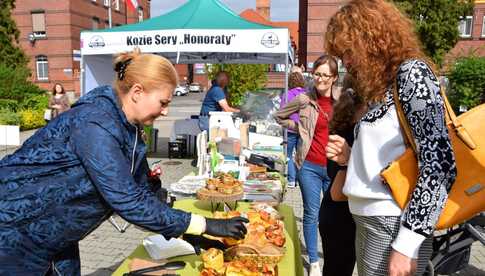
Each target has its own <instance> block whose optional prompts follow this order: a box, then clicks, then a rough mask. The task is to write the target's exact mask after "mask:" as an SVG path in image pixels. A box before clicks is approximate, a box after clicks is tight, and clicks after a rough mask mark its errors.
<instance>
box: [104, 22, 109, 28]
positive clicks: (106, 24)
mask: <svg viewBox="0 0 485 276" xmlns="http://www.w3.org/2000/svg"><path fill="white" fill-rule="evenodd" d="M104 28H105V29H108V28H109V21H108V20H105V21H104Z"/></svg>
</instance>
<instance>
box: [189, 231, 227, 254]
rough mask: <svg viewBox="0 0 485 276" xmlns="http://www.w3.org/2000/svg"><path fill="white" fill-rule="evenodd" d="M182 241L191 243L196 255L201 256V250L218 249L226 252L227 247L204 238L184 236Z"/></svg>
mask: <svg viewBox="0 0 485 276" xmlns="http://www.w3.org/2000/svg"><path fill="white" fill-rule="evenodd" d="M182 239H183V240H185V241H187V242H188V243H190V244H191V245H192V246H193V247H194V249H195V254H197V255H200V249H205V250H207V249H209V248H217V249H220V250H226V249H227V247H226V246H225V245H224V244H223V243H222V242H220V241H216V240H211V239H208V238H205V237H203V236H198V235H191V234H184V235H183V236H182Z"/></svg>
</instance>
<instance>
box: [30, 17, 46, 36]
mask: <svg viewBox="0 0 485 276" xmlns="http://www.w3.org/2000/svg"><path fill="white" fill-rule="evenodd" d="M32 32H33V33H34V36H36V37H45V36H46V33H45V13H44V11H35V12H34V11H33V12H32Z"/></svg>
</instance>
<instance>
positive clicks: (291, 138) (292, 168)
mask: <svg viewBox="0 0 485 276" xmlns="http://www.w3.org/2000/svg"><path fill="white" fill-rule="evenodd" d="M298 139H300V136H299V135H298V134H297V133H294V132H289V131H288V145H287V147H286V155H287V156H288V182H295V181H296V174H297V173H298V169H297V167H296V164H295V161H294V160H293V153H294V151H295V150H296V148H297V147H298Z"/></svg>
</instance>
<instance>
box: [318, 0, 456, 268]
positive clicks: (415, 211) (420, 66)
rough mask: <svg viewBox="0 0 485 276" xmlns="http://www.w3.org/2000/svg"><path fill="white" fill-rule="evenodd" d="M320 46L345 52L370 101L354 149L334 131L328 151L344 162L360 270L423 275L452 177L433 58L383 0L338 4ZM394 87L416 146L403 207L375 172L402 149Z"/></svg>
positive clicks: (344, 58) (341, 54) (405, 20)
mask: <svg viewBox="0 0 485 276" xmlns="http://www.w3.org/2000/svg"><path fill="white" fill-rule="evenodd" d="M325 45H326V48H327V51H328V52H329V53H330V54H332V55H335V56H337V57H339V58H341V59H342V61H343V63H344V65H345V67H346V68H347V69H348V71H349V72H350V73H351V74H352V75H353V77H354V78H355V79H356V83H357V84H358V85H359V87H358V89H357V91H359V93H360V94H361V96H362V97H363V98H364V99H365V101H366V102H367V104H368V105H369V110H368V112H367V113H366V114H365V115H364V116H363V118H362V119H361V120H360V121H359V122H358V124H357V126H356V128H355V131H354V136H355V140H354V144H353V146H352V151H351V152H352V154H351V155H350V150H349V148H348V146H346V143H345V140H343V139H342V138H341V137H338V136H331V137H330V138H329V144H328V146H327V156H328V158H330V159H331V160H334V161H337V162H338V163H339V164H341V165H347V166H348V167H347V175H346V180H345V186H344V190H343V192H344V193H345V195H346V196H347V197H348V201H349V208H350V212H351V213H352V215H353V218H354V221H355V224H356V257H357V267H358V270H359V275H361V276H362V275H391V276H397V275H421V274H422V273H423V272H424V270H425V268H426V265H427V261H428V259H429V257H430V255H431V252H432V248H431V237H432V234H433V231H434V227H435V224H436V222H437V220H438V218H439V215H440V212H441V210H442V208H443V206H444V203H445V201H446V198H447V193H448V191H449V189H450V187H451V184H452V183H453V182H454V180H455V177H456V164H455V158H454V155H453V150H452V148H451V143H450V140H449V137H448V131H447V128H446V125H445V113H444V104H443V99H442V97H441V95H440V87H439V81H438V79H437V77H436V75H435V73H434V70H433V68H434V65H433V63H432V62H431V61H430V60H429V59H428V58H427V57H426V56H425V54H424V53H423V51H422V49H421V45H420V43H419V41H418V38H417V36H416V34H415V32H414V27H413V24H412V22H411V21H410V20H409V19H408V18H406V17H405V16H403V15H402V14H401V12H400V11H399V10H398V9H397V8H396V7H395V6H394V5H393V4H391V3H389V2H387V1H384V0H354V1H351V2H349V3H348V4H347V5H345V6H344V7H342V8H341V9H340V10H339V11H338V12H337V13H336V14H335V15H334V16H333V17H332V18H331V20H330V22H329V24H328V28H327V33H326V37H325ZM395 89H397V91H398V96H399V101H400V104H401V105H402V107H403V110H404V114H405V117H406V119H407V121H408V123H409V125H410V128H411V131H412V135H413V138H414V141H415V143H416V145H417V149H418V150H417V156H416V157H417V159H418V167H419V176H418V180H417V183H416V188H415V189H414V191H413V193H412V196H411V199H410V202H409V203H408V205H407V207H406V208H405V209H404V210H401V208H399V206H398V205H397V203H396V201H395V200H394V199H393V197H392V194H391V192H390V190H389V188H387V186H386V185H385V184H384V183H383V182H382V181H381V178H380V172H381V171H382V170H383V169H384V168H385V167H386V166H387V165H388V164H389V163H390V162H392V161H394V160H395V159H397V158H398V157H399V156H400V155H402V154H403V153H404V151H405V149H406V145H405V142H404V139H403V132H402V130H401V128H400V125H399V119H398V116H397V112H396V107H395V102H394V98H393V91H395ZM349 155H350V156H349Z"/></svg>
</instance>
